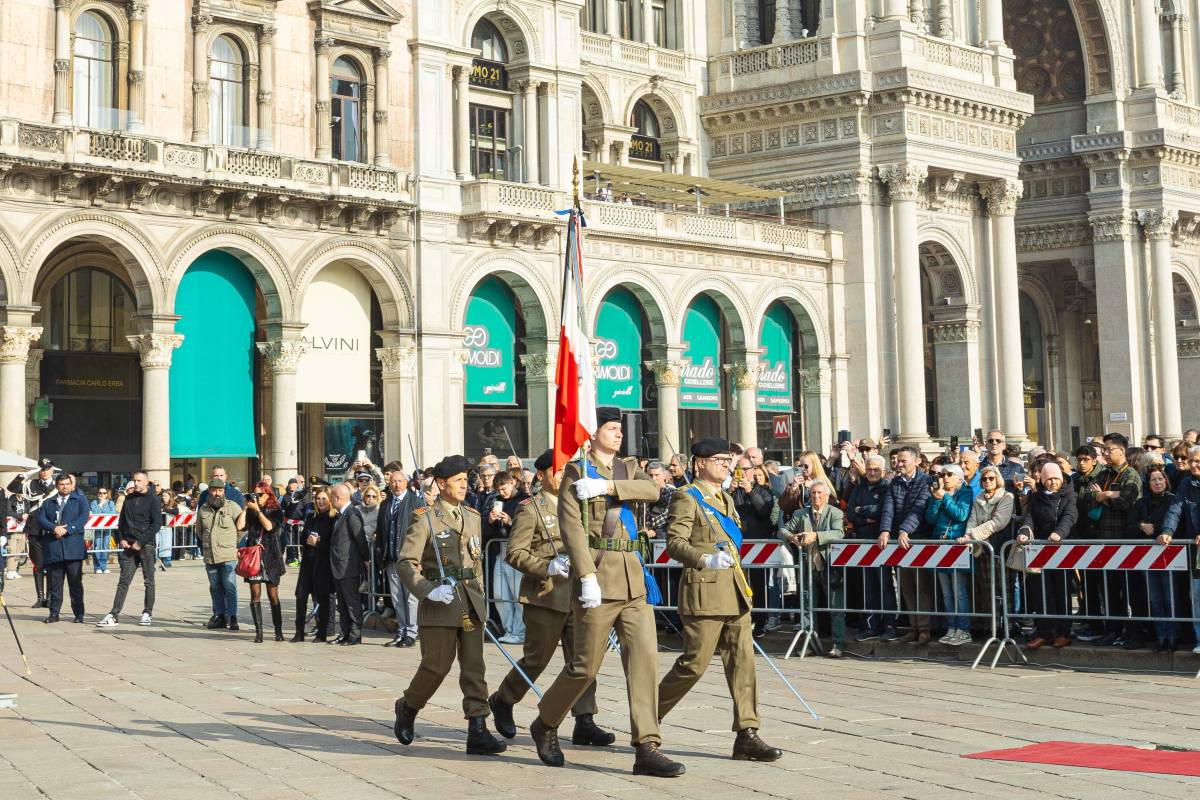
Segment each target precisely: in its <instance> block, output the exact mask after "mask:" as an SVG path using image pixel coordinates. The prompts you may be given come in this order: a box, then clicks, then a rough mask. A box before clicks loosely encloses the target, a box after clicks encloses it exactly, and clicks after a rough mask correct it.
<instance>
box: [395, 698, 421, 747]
mask: <svg viewBox="0 0 1200 800" xmlns="http://www.w3.org/2000/svg"><path fill="white" fill-rule="evenodd" d="M395 708H396V724H395V725H393V726H392V732H393V733H395V734H396V741H398V742H400V744H412V740H413V735H414V734H413V725H415V724H416V722H417V712H416V709H412V708H409V707H408V705H407V704H405V702H404V698H403V697H401V698H400V699H399V700H397V701H396V706H395Z"/></svg>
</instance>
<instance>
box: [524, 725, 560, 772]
mask: <svg viewBox="0 0 1200 800" xmlns="http://www.w3.org/2000/svg"><path fill="white" fill-rule="evenodd" d="M529 736H530V737H531V738H532V739H533V746H534V747H536V748H537V754H538V758H540V759H541V760H542V763H543V764H545V765H546V766H547V767H561V766H562V765H563V763H564V762H565V761H566V759H565V758H563V752H562V748H561V747H559V746H558V729H557V728H551V727H550V726H549V725H547V724H546V723H544V722H542V718H541V717H540V716H539V717H538V718H537V719H535V720H534V721H533V724H532V725H530V726H529Z"/></svg>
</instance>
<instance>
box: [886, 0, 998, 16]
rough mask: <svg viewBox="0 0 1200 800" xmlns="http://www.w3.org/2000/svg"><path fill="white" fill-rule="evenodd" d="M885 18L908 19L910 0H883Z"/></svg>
mask: <svg viewBox="0 0 1200 800" xmlns="http://www.w3.org/2000/svg"><path fill="white" fill-rule="evenodd" d="M997 2H999V0H997ZM883 18H884V19H885V20H887V21H892V20H904V19H908V0H883Z"/></svg>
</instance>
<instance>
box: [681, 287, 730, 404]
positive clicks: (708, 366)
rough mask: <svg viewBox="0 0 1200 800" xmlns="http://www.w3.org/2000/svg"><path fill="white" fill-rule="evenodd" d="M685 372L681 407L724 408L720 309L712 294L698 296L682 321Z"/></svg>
mask: <svg viewBox="0 0 1200 800" xmlns="http://www.w3.org/2000/svg"><path fill="white" fill-rule="evenodd" d="M683 338H684V340H685V341H686V343H687V349H686V350H685V351H684V352H683V374H682V376H681V380H680V385H679V407H680V408H701V409H719V408H720V407H721V376H720V373H719V372H718V369H719V368H720V363H721V309H719V308H717V304H716V302H715V301H713V300H712V299H711V298H709V297H704V296H701V297H697V298H696V299H695V300H694V301H693V302H692V304H691V306H689V307H688V310H687V315H686V316H685V317H684V322H683Z"/></svg>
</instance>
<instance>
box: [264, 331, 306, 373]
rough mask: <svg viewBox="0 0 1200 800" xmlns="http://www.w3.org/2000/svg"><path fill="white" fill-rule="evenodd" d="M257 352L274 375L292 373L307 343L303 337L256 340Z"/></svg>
mask: <svg viewBox="0 0 1200 800" xmlns="http://www.w3.org/2000/svg"><path fill="white" fill-rule="evenodd" d="M256 344H257V345H258V352H260V353H262V355H263V358H264V359H265V360H266V362H267V366H268V367H270V369H271V372H272V373H273V374H275V375H294V374H296V369H297V368H298V367H299V366H300V357H301V356H303V355H304V353H305V352H306V351H307V350H308V343H307V342H305V341H304V340H303V339H272V340H271V341H269V342H257V343H256Z"/></svg>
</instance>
